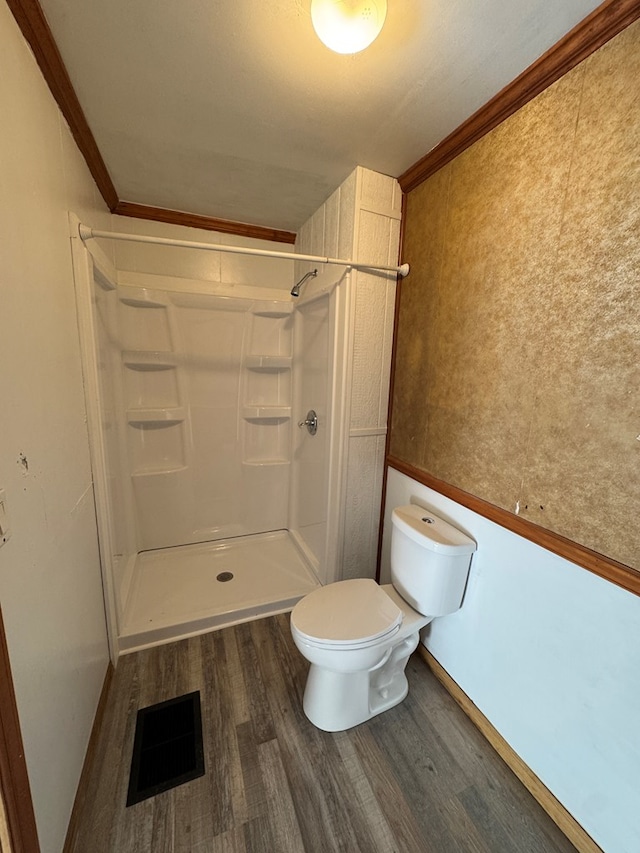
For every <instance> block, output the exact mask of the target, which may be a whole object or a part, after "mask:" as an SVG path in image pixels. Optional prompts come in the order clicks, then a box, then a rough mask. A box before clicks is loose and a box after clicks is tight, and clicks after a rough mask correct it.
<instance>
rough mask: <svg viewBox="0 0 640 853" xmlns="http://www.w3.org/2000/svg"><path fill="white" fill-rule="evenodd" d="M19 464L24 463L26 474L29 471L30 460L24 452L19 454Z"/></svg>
mask: <svg viewBox="0 0 640 853" xmlns="http://www.w3.org/2000/svg"><path fill="white" fill-rule="evenodd" d="M18 465H22V468H23V472H24V473H25V474H28V473H29V460H28V459H27V457H26V456H25V455H24V453H22V452H20V453H19V454H18Z"/></svg>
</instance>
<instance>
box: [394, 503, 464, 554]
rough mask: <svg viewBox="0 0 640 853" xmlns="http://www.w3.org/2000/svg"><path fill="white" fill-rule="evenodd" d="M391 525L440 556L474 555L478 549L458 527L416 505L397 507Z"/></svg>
mask: <svg viewBox="0 0 640 853" xmlns="http://www.w3.org/2000/svg"><path fill="white" fill-rule="evenodd" d="M391 523H392V524H393V525H394V526H395V527H397V528H398V529H399V530H402V532H403V533H405V534H406V535H407V536H408V537H409V538H410V539H414V540H415V541H416V542H418V544H420V545H422V547H423V548H429V549H430V550H431V551H436V552H437V553H439V554H448V555H450V556H455V555H460V554H472V553H473V552H474V551H475V550H476V548H477V547H478V546H477V545H476V543H475V542H474V541H473V539H471V538H470V537H469V536H467V535H466V534H465V533H463V532H462V531H461V530H458V528H457V527H454V526H453V525H452V524H449V522H448V521H445V520H444V519H443V518H439V517H438V516H437V515H435V514H434V513H433V512H431V510H430V509H425V508H424V507H422V506H417V505H416V504H410V505H409V506H399V507H396V508H395V509H394V510H393V512H392V513H391Z"/></svg>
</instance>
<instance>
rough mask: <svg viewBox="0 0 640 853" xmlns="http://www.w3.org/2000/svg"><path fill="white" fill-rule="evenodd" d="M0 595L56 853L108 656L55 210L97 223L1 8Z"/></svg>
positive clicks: (46, 837) (101, 218) (41, 87)
mask: <svg viewBox="0 0 640 853" xmlns="http://www.w3.org/2000/svg"><path fill="white" fill-rule="evenodd" d="M0 57H2V59H1V65H2V71H1V73H0V109H1V112H2V116H3V121H2V133H1V134H0V199H1V201H0V235H1V237H0V306H1V307H0V487H1V488H4V489H5V490H6V499H7V505H8V510H9V514H10V517H11V524H12V536H11V539H10V540H9V541H8V543H7V544H6V545H5V546H4V547H3V548H2V549H0V598H1V601H2V611H3V614H4V621H5V628H6V633H7V642H8V647H9V654H10V658H11V665H12V670H13V678H14V682H15V689H16V696H17V701H18V710H19V714H20V722H21V727H22V735H23V739H24V746H25V754H26V760H27V767H28V771H29V777H30V781H31V789H32V794H33V800H34V807H35V813H36V821H37V826H38V832H39V836H40V844H41V849H42V853H59V851H60V850H61V849H62V845H63V841H64V837H65V833H66V828H67V824H68V820H69V816H70V813H71V808H72V804H73V799H74V796H75V792H76V787H77V784H78V779H79V776H80V771H81V768H82V762H83V760H84V755H85V751H86V747H87V743H88V739H89V733H90V730H91V726H92V723H93V718H94V714H95V710H96V705H97V701H98V697H99V694H100V690H101V688H102V684H103V680H104V675H105V671H106V667H107V662H108V648H107V638H106V628H105V620H104V610H103V602H102V588H101V580H100V571H99V563H98V545H97V538H96V524H95V514H94V506H93V492H92V483H91V470H90V465H89V452H88V440H87V430H86V425H85V411H84V399H83V386H82V374H81V367H80V353H79V342H78V329H77V321H76V308H75V299H74V281H73V272H72V266H71V251H70V240H69V230H68V228H69V226H68V213H67V212H68V210H69V209H71V210H73V211H75V212H76V213H77V214H78V215H79V216H81V217H82V218H83V219H84V220H85V221H86V222H88V223H89V224H91V225H93V226H94V227H96V228H102V229H106V228H109V227H110V216H109V214H108V213H107V211H106V208H105V207H104V205H103V203H102V200H101V198H100V196H99V194H98V191H97V188H96V187H95V185H94V183H93V180H92V179H91V176H90V175H89V172H88V170H87V167H86V165H85V162H84V160H83V158H82V157H81V155H80V153H79V152H78V149H77V148H76V146H75V143H74V141H73V139H72V137H71V134H70V132H69V129H68V127H67V125H66V124H65V122H64V120H63V119H62V117H61V116H60V113H59V111H58V108H57V106H56V104H55V102H54V101H53V99H52V97H51V95H50V93H49V90H48V88H47V86H46V84H45V83H44V81H43V79H42V76H41V74H40V71H39V69H38V68H37V66H36V63H35V61H34V59H33V56H32V55H31V53H30V51H29V48H28V47H27V45H26V43H25V42H24V40H23V39H22V36H21V34H20V32H19V30H18V28H17V26H16V23H15V21H14V19H13V17H12V15H11V13H10V11H9V9H8V7H7V6H6V4H4V3H2V4H0Z"/></svg>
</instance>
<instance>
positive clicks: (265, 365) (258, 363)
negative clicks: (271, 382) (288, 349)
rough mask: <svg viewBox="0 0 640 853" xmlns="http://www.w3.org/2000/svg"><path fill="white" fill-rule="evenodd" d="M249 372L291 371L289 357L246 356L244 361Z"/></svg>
mask: <svg viewBox="0 0 640 853" xmlns="http://www.w3.org/2000/svg"><path fill="white" fill-rule="evenodd" d="M244 364H245V367H248V368H249V370H259V371H265V372H266V371H269V372H272V371H280V370H290V369H291V356H290V355H248V356H246V358H245V360H244Z"/></svg>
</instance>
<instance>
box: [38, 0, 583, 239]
mask: <svg viewBox="0 0 640 853" xmlns="http://www.w3.org/2000/svg"><path fill="white" fill-rule="evenodd" d="M41 4H42V8H43V10H44V13H45V15H46V17H47V19H48V21H49V24H50V26H51V29H52V31H53V35H54V37H55V39H56V42H57V44H58V47H59V49H60V52H61V54H62V58H63V60H64V62H65V64H66V67H67V70H68V72H69V75H70V77H71V81H72V83H73V86H74V88H75V90H76V93H77V95H78V98H79V100H80V103H81V105H82V107H83V110H84V112H85V115H86V117H87V119H88V122H89V125H90V127H91V130H92V132H93V135H94V137H95V139H96V141H97V144H98V148H99V149H100V152H101V154H102V157H103V158H104V160H105V162H106V165H107V168H108V170H109V173H110V175H111V178H112V180H113V182H114V184H115V187H116V190H117V193H118V196H119V198H120V199H121V200H124V201H130V202H137V203H140V204H145V205H152V206H157V207H164V208H170V209H174V210H182V211H188V212H191V213H199V214H204V215H207V216H214V217H218V218H223V219H231V220H237V221H243V222H250V223H254V224H258V225H266V226H270V227H274V228H281V229H288V230H293V231H295V230H297V229H298V228H299V227H300V225H301V224H302V223H303V222H305V221H306V220H307V218H308V217H309V216H310V215H311V214H312V213H313V212H314V211H315V210H316V209H317V208H318V207H319V205H320V204H321V203H322V202H323V201H324V200H325V199H326V198H327V197H328V196H329V195H330V194H331V192H332V191H333V190H334V189H335V188H336V187H337V186H338V185H339V184H340V183H341V182H342V181H343V180H344V178H345V177H346V176H347V175H348V174H349V173H350V172H351V171H352V170H353V168H354V167H355V166H356V165H358V164H359V165H363V166H365V167H367V168H369V169H373V170H375V171H378V172H381V173H383V174H387V175H392V176H395V177H397V176H398V175H400V174H401V173H402V172H404V171H405V170H406V169H407V168H408V167H409V166H411V165H412V164H413V163H415V162H416V161H417V160H418V159H419V158H420V157H422V156H423V155H424V154H426V153H427V152H428V151H429V150H430V149H431V148H433V147H434V146H435V145H436V144H437V143H438V142H440V141H441V140H442V139H443V138H445V137H446V136H447V135H448V134H449V133H450V132H451V131H452V130H454V129H455V128H456V127H458V126H459V125H460V124H461V123H462V122H463V121H464V120H465V119H466V118H468V117H469V116H470V115H472V114H473V113H474V112H475V111H476V110H477V109H478V108H480V107H481V106H482V105H483V104H485V103H486V102H487V101H488V100H489V99H490V98H491V97H493V96H494V95H495V94H496V93H497V92H498V91H500V90H501V89H502V88H503V87H504V86H505V85H507V84H508V83H509V82H511V81H512V80H513V79H514V78H515V77H517V76H518V74H520V73H521V72H522V71H523V70H524V69H525V68H527V67H528V66H529V65H530V64H531V63H532V62H534V61H535V60H536V59H537V58H538V57H539V56H541V55H542V54H543V53H544V52H545V51H546V50H547V49H548V48H549V47H551V46H552V45H553V44H555V42H557V41H558V40H559V39H560V38H562V36H563V35H565V34H566V33H567V32H568V31H569V30H571V29H572V28H573V27H574V26H575V25H576V24H577V23H578V22H579V21H580V20H582V19H583V18H584V17H586V16H587V15H588V14H589V13H590V12H591V11H592V10H593V9H594V8H596V7H597V6H598V5H599V2H598V0H563V2H562V3H549V2H548V0H520V2H518V3H513V2H512V0H484V1H483V2H482V3H478V2H471V0H390V2H389V9H388V15H387V21H386V24H385V27H384V29H383V31H382V33H381V35H380V36H379V37H378V39H377V40H376V41H375V42H374V43H373V45H372V46H371V47H370V48H368V49H367V50H366V51H364V52H362V53H359V54H355V55H353V56H341V55H338V54H335V53H332V52H331V51H330V50H328V48H326V47H325V46H324V45H323V44H321V42H320V41H319V40H318V39H317V37H316V36H315V34H314V31H313V27H312V25H311V19H310V13H309V6H310V0H270V2H269V3H258V2H256V0H236V2H233V3H221V2H211V0H207V2H203V0H185V2H182V3H157V2H152V0H136V2H135V3H132V2H130V0H109V2H108V3H105V2H104V0H83V2H78V0H41Z"/></svg>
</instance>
